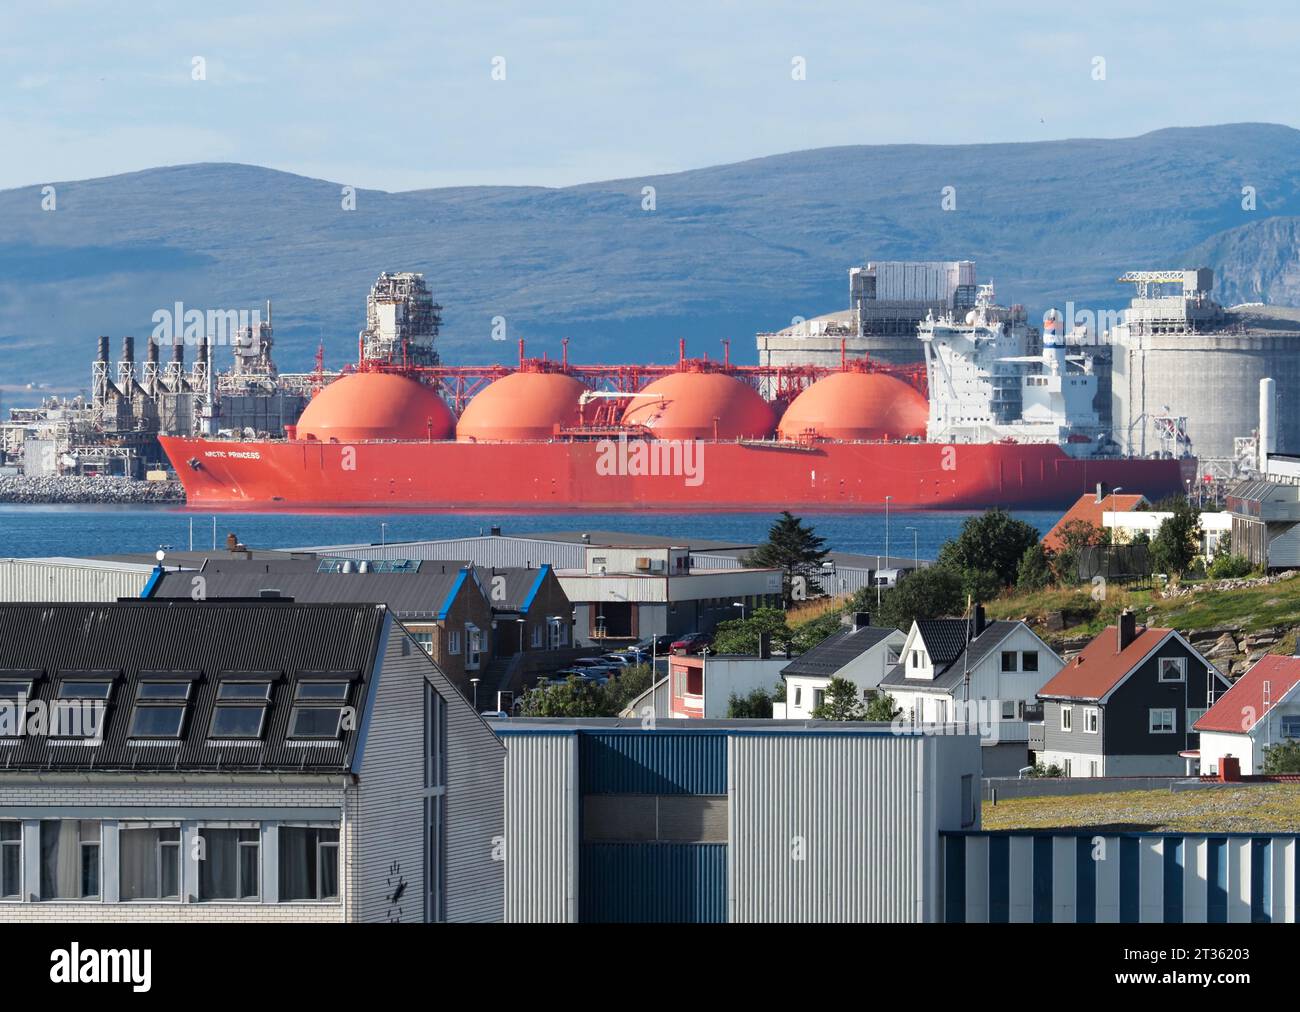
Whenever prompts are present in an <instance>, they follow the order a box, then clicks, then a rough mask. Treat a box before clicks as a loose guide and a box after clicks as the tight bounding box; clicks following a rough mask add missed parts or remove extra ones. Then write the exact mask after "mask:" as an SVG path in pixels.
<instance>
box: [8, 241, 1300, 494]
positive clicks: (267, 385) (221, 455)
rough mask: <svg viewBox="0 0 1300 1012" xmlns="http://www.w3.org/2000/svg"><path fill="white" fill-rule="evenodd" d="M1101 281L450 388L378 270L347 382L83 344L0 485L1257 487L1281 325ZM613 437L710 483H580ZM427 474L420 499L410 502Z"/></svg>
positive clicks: (934, 282)
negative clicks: (43, 480) (298, 461)
mask: <svg viewBox="0 0 1300 1012" xmlns="http://www.w3.org/2000/svg"><path fill="white" fill-rule="evenodd" d="M1118 281H1119V282H1121V283H1127V284H1133V285H1135V286H1136V289H1137V290H1136V294H1135V297H1134V298H1133V299H1132V302H1131V304H1130V306H1129V307H1128V308H1127V309H1126V310H1123V311H1119V312H1114V313H1106V312H1102V311H1097V312H1093V313H1083V314H1081V313H1080V312H1079V311H1078V310H1076V309H1075V308H1074V307H1073V306H1071V305H1069V304H1067V307H1066V313H1065V314H1064V315H1063V314H1062V313H1061V312H1060V311H1058V310H1056V309H1053V310H1051V311H1049V312H1048V313H1046V314H1045V316H1044V319H1043V321H1042V324H1041V326H1035V325H1032V324H1031V322H1030V318H1029V313H1028V311H1027V310H1026V308H1025V307H1024V306H1023V305H1020V304H1013V305H1010V306H1003V305H1000V304H999V303H998V302H997V299H996V295H995V292H994V288H993V285H992V284H991V283H980V281H979V279H978V277H977V274H976V264H975V262H974V261H971V260H956V261H942V262H868V263H866V264H865V265H864V266H861V267H854V268H852V269H851V270H850V271H849V308H848V309H846V310H841V311H836V312H832V313H828V314H826V315H823V316H819V317H815V318H813V319H810V320H800V321H796V322H795V323H794V324H793V325H792V326H790V327H788V328H786V329H784V330H781V331H778V332H774V333H766V332H765V333H760V334H758V335H757V340H756V343H757V349H758V356H759V364H758V365H756V366H751V365H739V364H736V363H733V362H732V361H731V358H730V352H729V350H728V352H727V354H725V355H724V357H723V359H722V360H721V361H717V360H710V359H709V358H708V357H707V356H706V357H703V358H688V357H687V354H686V347H685V342H679V344H678V357H677V361H676V362H675V363H672V364H668V365H652V364H619V365H596V364H577V363H572V362H570V361H569V356H568V342H567V341H565V342H564V354H563V355H562V356H561V357H560V358H559V359H551V358H549V357H547V356H543V357H541V358H528V357H527V356H526V355H525V348H524V344H523V342H522V341H521V342H519V355H518V361H517V362H516V363H513V364H509V365H507V364H496V365H490V366H457V365H448V364H445V363H444V362H443V361H442V359H441V357H440V355H439V352H438V349H437V338H438V335H439V330H440V327H441V321H442V316H441V314H442V306H441V305H439V304H438V303H437V302H435V301H434V298H433V294H432V292H431V290H430V288H429V286H428V284H427V283H426V281H425V279H424V277H423V275H421V274H417V273H384V274H381V275H380V276H379V278H378V279H377V281H376V282H375V284H374V286H373V287H372V289H371V291H370V293H369V296H368V298H367V301H366V312H365V326H364V328H363V329H362V330H361V331H360V332H359V334H358V342H357V361H356V363H355V364H351V365H348V366H346V367H345V368H344V369H342V370H340V371H338V372H328V373H327V372H326V371H325V369H324V358H323V348H322V350H321V351H318V353H317V360H316V363H315V368H314V369H313V370H312V371H310V372H300V373H287V372H282V371H280V370H279V368H278V367H277V365H276V363H275V360H274V357H273V354H272V352H273V348H274V327H273V322H272V306H271V303H270V302H269V301H268V302H267V303H266V306H265V315H264V317H263V315H262V314H261V313H260V312H254V313H252V314H251V317H250V316H249V314H247V313H241V314H240V315H239V321H240V324H239V325H238V326H235V327H231V328H225V329H224V330H223V329H222V328H216V329H215V330H214V328H213V327H212V326H210V325H209V326H206V327H205V326H203V325H202V323H201V322H200V324H199V325H196V326H194V327H190V326H189V325H188V322H187V327H186V329H185V330H184V333H183V334H182V333H175V334H165V333H161V332H160V331H161V330H162V328H160V330H159V331H155V333H154V334H153V335H152V336H151V337H150V338H149V339H148V341H147V342H146V345H145V349H146V350H145V356H144V360H143V361H142V362H137V360H136V348H135V344H136V342H135V339H134V338H133V337H129V336H128V337H124V338H123V339H122V340H121V343H120V355H119V357H118V359H117V360H116V361H113V358H112V347H111V345H112V342H111V340H110V339H109V338H108V337H100V338H99V342H98V349H97V354H96V357H95V360H94V362H93V365H92V374H91V394H90V397H89V398H84V397H83V398H76V399H71V400H58V399H51V400H48V401H47V402H46V403H44V404H43V405H42V406H41V407H39V408H24V409H13V410H12V411H11V412H10V418H9V420H8V421H6V422H4V423H3V430H2V432H3V442H2V443H0V449H2V450H3V453H4V461H3V462H2V463H3V466H4V467H5V470H6V473H9V474H14V473H22V474H25V475H29V476H38V475H57V474H76V475H91V474H117V475H124V476H127V477H135V478H141V477H150V478H154V479H161V478H165V477H169V476H170V475H171V474H172V473H174V474H175V476H176V477H177V478H179V479H180V481H181V482H182V483H183V484H184V486H185V490H186V493H187V495H188V496H189V498H190V500H191V501H192V502H197V503H203V502H208V503H212V502H225V501H227V500H230V501H234V502H242V503H253V502H264V503H267V504H284V505H291V504H296V505H359V504H366V503H378V502H385V503H401V504H403V505H416V506H425V507H449V508H454V507H466V506H497V507H508V506H523V507H527V506H533V505H541V504H544V503H545V504H551V505H556V506H559V505H565V504H569V505H573V504H582V505H587V506H591V505H594V504H603V505H608V506H610V507H611V508H619V507H620V506H623V507H628V508H631V507H637V506H640V507H650V508H652V507H654V506H657V505H663V506H680V507H686V508H693V507H700V508H718V507H728V506H731V507H735V506H739V505H743V504H748V505H752V506H755V507H758V506H762V505H764V504H766V502H767V499H766V498H765V495H766V493H765V492H764V491H763V490H764V489H767V488H770V489H771V490H772V496H771V497H768V498H771V499H772V503H774V504H776V503H779V504H786V503H792V504H799V505H802V506H804V507H805V508H825V507H835V506H843V507H850V508H872V507H873V506H877V505H879V503H880V502H882V501H883V499H884V497H886V496H887V497H889V498H890V499H893V500H894V502H895V504H896V505H898V506H904V505H911V506H913V507H917V508H925V507H931V508H975V507H979V506H983V505H989V504H993V503H1001V504H1007V505H1020V506H1030V505H1043V506H1050V505H1057V504H1058V500H1060V501H1068V500H1069V499H1071V498H1072V497H1073V496H1074V495H1076V494H1078V493H1079V492H1080V491H1083V490H1087V489H1089V488H1091V487H1092V486H1093V485H1094V484H1095V482H1096V481H1098V480H1100V481H1103V482H1106V483H1108V484H1122V483H1125V482H1129V483H1131V484H1132V485H1138V486H1143V487H1144V488H1146V489H1148V491H1150V492H1152V493H1160V492H1169V491H1178V490H1185V489H1186V487H1187V485H1188V483H1189V482H1192V481H1197V482H1206V481H1216V482H1219V483H1224V482H1228V481H1232V480H1235V479H1236V478H1240V477H1243V476H1249V475H1252V474H1254V473H1256V472H1257V471H1258V464H1259V454H1260V446H1261V442H1260V437H1259V428H1260V422H1259V414H1258V410H1257V405H1258V404H1259V398H1258V391H1259V386H1260V381H1261V380H1263V379H1271V380H1273V381H1274V389H1275V394H1274V396H1275V397H1276V399H1277V401H1279V402H1280V403H1282V404H1288V403H1289V402H1290V401H1291V400H1293V399H1295V397H1296V396H1297V394H1300V362H1298V361H1297V358H1296V355H1295V354H1294V349H1295V348H1296V347H1298V346H1297V345H1296V343H1295V342H1296V341H1297V340H1300V311H1295V310H1285V309H1277V308H1272V307H1266V306H1262V305H1250V306H1237V307H1231V308H1226V307H1223V306H1221V305H1219V304H1218V303H1217V302H1215V301H1214V299H1213V298H1212V296H1211V292H1212V290H1213V284H1214V274H1213V271H1211V270H1209V269H1208V268H1196V269H1190V270H1158V271H1131V272H1128V273H1125V274H1123V275H1121V276H1120V277H1119V278H1118ZM181 311H182V307H180V306H179V305H178V306H177V313H178V314H180V313H181ZM209 315H211V314H209ZM230 315H231V316H234V314H230ZM185 319H186V321H188V320H189V314H186V316H185ZM207 323H208V324H211V321H210V320H209V321H207ZM187 345H189V346H190V347H191V348H192V349H193V352H192V354H193V358H192V360H191V361H189V362H187V360H186V346H187ZM226 346H229V347H230V356H229V360H228V361H229V365H228V366H226V367H225V368H222V367H221V366H220V365H219V363H218V361H217V357H218V355H219V354H221V350H222V349H224V347H226ZM609 440H624V441H626V440H633V441H636V440H642V441H644V440H657V441H674V440H695V441H701V442H702V443H703V444H704V445H705V447H706V449H707V451H708V456H709V460H710V465H711V472H712V473H711V476H710V478H709V479H708V480H703V479H702V480H701V481H700V482H699V487H690V486H684V485H682V484H680V483H679V484H678V485H677V486H674V487H672V488H669V487H668V486H667V485H666V484H665V483H664V482H662V481H659V482H654V483H652V484H653V485H654V487H653V488H651V487H650V486H648V485H646V483H645V482H636V481H631V482H630V483H629V482H624V483H623V485H622V486H621V487H618V488H615V487H614V485H615V484H617V483H609V482H605V483H602V484H600V485H596V486H592V487H586V486H585V485H583V482H584V481H585V480H586V479H585V478H582V477H581V476H582V475H585V474H587V473H588V472H590V473H591V474H596V473H598V472H599V470H600V469H599V468H598V467H597V466H596V465H595V464H594V463H592V464H591V466H590V467H588V466H587V465H588V464H589V463H591V462H589V461H587V459H586V458H587V457H588V456H593V455H597V454H599V453H600V452H602V447H601V442H602V441H609ZM1270 440H1271V442H1272V448H1273V449H1274V450H1275V451H1281V452H1287V451H1289V450H1294V449H1296V448H1300V422H1297V421H1296V420H1295V419H1294V418H1292V417H1291V416H1290V414H1289V413H1287V414H1285V415H1283V416H1281V417H1280V418H1279V420H1278V422H1277V424H1276V426H1275V427H1274V429H1273V431H1272V432H1271V433H1270ZM358 442H361V443H368V444H376V445H374V446H372V447H371V449H370V451H368V455H367V458H366V461H365V464H366V465H367V466H368V467H369V468H374V470H373V471H369V470H366V471H365V474H366V475H367V476H366V477H361V476H353V475H349V476H348V478H349V479H350V480H352V481H353V484H352V485H351V486H349V485H348V483H347V482H344V483H343V485H342V486H340V485H339V483H338V482H337V481H336V480H335V478H334V477H333V476H329V477H327V478H323V479H322V481H321V482H320V483H317V482H316V481H315V480H314V479H312V480H306V484H305V485H304V486H302V487H294V485H293V484H292V483H288V484H286V482H285V481H284V479H283V475H282V474H281V473H280V472H279V471H277V467H278V465H277V464H275V463H274V462H275V461H276V460H278V456H279V455H281V454H283V453H284V452H297V451H293V450H292V449H291V448H292V447H294V446H298V445H300V444H307V445H314V446H316V447H318V448H319V453H318V458H319V459H320V460H321V461H324V460H325V458H324V457H323V456H320V455H319V454H321V453H334V452H337V448H338V447H341V446H343V445H345V444H352V443H358ZM379 443H382V444H383V445H382V446H380V445H378V444H379ZM417 444H418V445H417ZM467 444H474V445H475V446H476V447H477V448H478V449H476V450H470V449H468V446H467ZM456 447H459V449H456ZM944 447H948V448H955V447H961V448H965V452H966V456H965V458H964V460H965V463H966V465H967V466H965V467H963V468H961V469H960V470H954V469H953V468H951V467H945V466H944V464H943V462H942V461H940V460H939V458H938V456H937V454H938V451H940V450H941V449H943V448H944ZM515 454H522V456H519V457H518V459H516V457H515ZM431 455H432V456H431ZM625 456H626V455H625ZM444 457H445V458H446V459H444ZM435 458H436V459H435ZM322 466H325V465H324V464H322ZM363 470H364V469H363ZM525 470H527V473H528V474H529V475H530V476H531V477H530V478H529V479H528V481H527V482H524V483H521V482H520V480H519V477H520V475H521V474H523V473H525ZM945 472H947V473H945ZM434 474H436V475H440V476H441V477H440V479H439V488H438V489H437V490H434V489H432V488H425V487H424V484H425V481H426V480H427V476H428V475H434ZM889 474H892V475H894V478H893V479H892V480H891V481H890V482H885V479H884V475H889ZM421 476H426V477H425V478H422V477H421ZM448 476H457V477H458V478H462V479H463V480H464V482H465V487H464V488H460V487H459V482H458V481H457V480H455V479H454V478H450V477H448ZM575 476H577V477H575ZM623 477H625V478H628V479H635V478H637V477H638V476H637V475H635V474H633V475H625V476H623ZM654 477H656V478H662V477H665V476H663V475H655V476H654ZM304 480H305V479H304ZM882 483H884V484H889V487H888V488H884V485H883V484H882ZM507 485H509V486H510V487H509V488H507V487H506V486H507ZM498 486H499V487H498ZM525 486H527V487H525ZM737 496H739V497H740V498H736V497H737ZM755 496H757V498H755Z"/></svg>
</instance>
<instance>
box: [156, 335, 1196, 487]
mask: <svg viewBox="0 0 1300 1012" xmlns="http://www.w3.org/2000/svg"><path fill="white" fill-rule="evenodd" d="M929 350H930V349H929V348H928V347H927V354H928V353H929ZM1043 358H1044V360H1049V359H1050V361H1047V364H1046V365H1045V366H1043V367H1042V368H1041V369H1029V370H1028V371H1027V373H1026V379H1030V378H1032V380H1033V382H1032V383H1028V384H1027V385H1026V386H1025V388H1024V391H1023V398H1022V404H1021V408H1022V410H1023V417H1022V420H1021V421H1018V422H1017V423H1016V424H1015V425H1011V426H1005V425H1004V426H1002V428H1001V430H999V429H998V428H997V427H996V426H997V425H998V423H996V420H994V421H993V422H991V423H990V424H989V425H982V426H981V427H980V429H979V432H978V434H976V436H975V437H974V438H972V433H971V431H970V430H969V429H963V428H961V427H960V426H953V425H951V424H950V421H949V418H948V416H947V415H946V414H945V412H951V411H954V410H959V411H961V412H965V414H962V415H959V416H958V417H959V418H966V417H967V416H968V415H969V412H970V408H969V406H967V405H965V401H963V400H961V399H960V398H959V400H958V402H957V404H958V407H956V408H954V407H953V403H954V402H953V401H952V400H951V399H950V398H945V397H943V396H942V395H941V393H937V391H936V387H941V386H942V385H943V384H949V383H950V382H951V379H950V377H949V376H945V375H944V373H943V372H942V371H941V370H938V369H937V368H936V367H935V365H934V364H933V363H932V364H931V368H930V369H929V370H928V374H929V379H930V401H929V402H928V403H927V399H926V397H925V396H923V395H922V394H921V393H920V392H919V391H918V390H917V389H916V387H915V386H913V385H910V384H909V383H907V382H905V381H904V380H903V379H900V378H899V377H898V376H895V375H891V374H889V373H887V372H884V371H873V370H872V369H871V368H870V367H864V366H863V365H862V364H861V363H858V364H857V365H850V366H846V367H845V368H844V369H842V370H840V371H833V372H829V373H827V372H826V370H821V371H820V372H821V373H823V374H824V375H822V376H821V378H818V379H815V381H813V382H811V383H809V384H808V385H806V387H805V388H804V389H803V390H802V392H799V393H798V394H797V396H793V397H792V399H788V406H785V407H784V410H783V411H782V410H781V408H782V406H783V399H782V398H777V399H776V400H774V401H773V402H771V403H769V402H768V401H767V400H765V399H764V398H763V397H762V396H760V394H759V393H758V392H757V391H756V389H755V387H754V386H752V385H751V384H750V383H749V382H746V380H745V379H744V378H741V376H742V375H743V371H742V370H737V369H731V368H726V367H723V366H720V365H718V364H713V363H703V362H686V361H683V362H681V363H679V366H678V370H677V371H675V372H672V373H670V374H668V375H665V376H662V377H661V378H659V379H657V380H655V381H654V382H652V383H650V384H648V385H647V386H644V387H643V388H641V389H639V390H635V391H632V392H620V391H604V392H600V391H596V390H593V388H592V386H590V385H588V383H584V382H582V381H581V380H580V379H578V378H576V376H575V375H574V374H572V373H573V372H575V371H576V370H567V369H565V368H561V367H560V366H559V364H558V363H532V364H525V365H524V367H523V368H522V369H520V370H519V371H517V372H510V373H508V374H506V375H503V376H501V377H500V378H498V379H496V380H495V381H494V382H492V383H490V384H488V385H487V386H486V387H485V388H484V389H482V390H481V391H480V392H479V393H478V394H477V395H476V396H474V397H473V398H472V399H471V400H469V402H468V404H467V405H466V406H465V409H464V411H463V412H462V413H461V415H460V417H459V419H458V418H457V417H456V416H455V414H454V412H453V411H452V409H451V408H450V407H449V406H448V404H447V402H446V401H445V400H444V399H443V398H442V397H441V396H439V394H438V393H437V392H436V390H435V388H434V387H433V386H432V385H430V384H428V383H425V382H421V381H420V380H419V379H417V378H415V377H416V376H417V375H419V371H418V370H406V371H405V372H403V371H400V370H393V369H391V368H384V369H370V368H367V367H366V366H364V365H363V366H362V369H361V371H357V372H354V373H350V374H348V375H345V376H343V377H342V378H340V379H338V380H335V381H334V382H333V383H330V384H329V385H327V386H325V387H324V388H323V389H321V390H320V392H319V393H318V394H317V395H316V396H315V397H314V398H313V399H312V401H311V402H310V403H309V404H308V406H307V408H306V410H305V411H304V412H303V414H302V417H301V418H300V419H299V421H298V424H297V425H296V426H292V427H290V428H289V430H288V438H286V439H256V440H249V439H237V438H211V437H209V438H203V437H199V438H182V437H175V436H164V437H161V442H162V445H163V448H164V450H165V451H166V453H167V456H168V457H169V458H170V460H171V462H172V465H173V466H174V467H175V469H176V472H177V474H178V475H179V476H180V479H181V481H182V482H183V483H184V485H185V491H186V495H187V497H188V501H189V503H190V504H191V505H194V506H203V507H225V508H249V507H252V508H268V507H270V508H277V507H278V508H286V509H315V508H330V507H335V508H337V507H361V508H376V509H402V508H413V509H447V510H457V509H475V510H485V509H489V510H509V509H520V510H532V509H589V510H601V511H606V510H675V511H682V510H762V511H765V512H770V511H772V510H778V509H787V508H789V509H799V510H877V509H883V508H884V507H885V501H886V499H888V500H889V505H890V507H891V508H894V509H979V508H984V507H988V506H1005V507H1009V508H1019V509H1030V508H1054V507H1063V506H1065V505H1068V504H1069V503H1071V502H1073V501H1074V500H1075V499H1077V498H1078V496H1079V495H1080V494H1081V493H1083V492H1086V491H1090V490H1092V489H1094V488H1095V487H1096V486H1097V484H1098V483H1103V484H1105V485H1109V486H1112V487H1113V486H1123V487H1124V488H1126V489H1128V490H1131V491H1139V490H1140V491H1142V492H1143V493H1145V494H1146V495H1147V496H1148V498H1151V499H1153V500H1154V499H1157V498H1159V497H1161V496H1164V495H1166V494H1172V493H1176V492H1179V491H1182V490H1183V479H1184V475H1183V463H1184V462H1180V461H1179V460H1177V459H1173V458H1164V459H1155V458H1152V459H1139V458H1131V457H1130V458H1125V457H1120V456H1116V455H1112V454H1109V453H1105V452H1098V451H1099V449H1103V450H1104V449H1105V447H1106V444H1105V442H1104V441H1103V440H1099V439H1098V438H1097V437H1096V435H1095V434H1094V433H1091V432H1090V431H1089V430H1088V429H1087V427H1086V426H1085V427H1084V428H1083V429H1077V428H1074V427H1068V426H1066V427H1063V426H1061V425H1060V424H1057V423H1059V422H1060V419H1059V418H1056V417H1054V416H1052V415H1051V413H1050V412H1049V411H1047V410H1046V409H1044V410H1042V411H1040V410H1038V408H1040V407H1043V405H1045V404H1048V400H1050V397H1051V396H1052V395H1053V391H1055V394H1056V396H1058V398H1059V396H1060V395H1061V386H1062V383H1063V382H1064V384H1065V386H1066V392H1067V394H1070V393H1073V391H1072V390H1071V384H1070V380H1071V379H1075V380H1076V382H1077V381H1078V380H1080V379H1082V378H1083V377H1082V375H1075V374H1073V373H1070V372H1069V371H1068V370H1067V368H1066V366H1065V357H1064V356H1061V357H1060V361H1059V362H1058V361H1057V358H1056V357H1055V356H1049V349H1045V350H1044V352H1043ZM1058 366H1059V367H1060V368H1059V372H1053V369H1054V368H1056V367H1058ZM427 371H428V370H426V372H427ZM426 378H427V377H426ZM807 378H809V379H812V378H813V376H812V374H809V376H808V377H807ZM1086 378H1087V379H1088V380H1091V381H1092V382H1093V383H1095V378H1094V377H1092V376H1090V375H1089V376H1087V377H1086ZM1085 386H1088V385H1087V384H1085ZM963 389H965V388H964V387H963ZM1000 396H1001V398H1002V399H1003V400H1004V399H1005V390H1001V391H1000ZM1079 396H1087V395H1086V391H1084V392H1082V393H1080V394H1079ZM1036 398H1037V399H1036ZM1045 399H1047V400H1045ZM1048 406H1049V407H1050V404H1048ZM1058 414H1059V412H1058ZM1094 417H1095V416H1094ZM1044 426H1046V428H1047V429H1049V430H1050V438H1049V437H1047V436H1045V435H1044V433H1043V428H1044ZM936 430H938V431H939V432H940V433H942V434H940V435H937V436H936ZM990 430H991V431H992V433H993V434H994V435H996V434H997V433H998V432H999V431H1004V432H1007V433H1009V434H1006V435H1002V436H1000V437H999V438H993V439H989V438H988V434H989V431H990ZM1018 437H1019V438H1018Z"/></svg>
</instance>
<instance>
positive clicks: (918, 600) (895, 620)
mask: <svg viewBox="0 0 1300 1012" xmlns="http://www.w3.org/2000/svg"><path fill="white" fill-rule="evenodd" d="M965 606H966V597H965V595H964V594H963V592H962V578H961V575H960V574H958V573H955V572H953V571H952V570H951V569H947V568H945V567H943V566H926V567H925V568H923V569H918V570H916V572H914V573H908V574H907V575H906V576H904V577H903V578H902V579H900V580H899V581H898V583H897V584H896V585H895V586H893V587H890V588H889V590H887V591H885V593H884V596H883V597H882V598H881V601H880V608H879V609H878V610H879V612H880V624H881V625H885V626H893V627H894V628H895V629H902V630H903V631H905V632H906V631H907V630H908V629H910V628H911V627H912V622H913V621H914V620H923V619H928V618H939V617H940V616H942V615H953V614H958V615H959V614H961V613H962V612H963V611H964V610H965ZM873 621H874V620H873Z"/></svg>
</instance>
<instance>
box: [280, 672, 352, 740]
mask: <svg viewBox="0 0 1300 1012" xmlns="http://www.w3.org/2000/svg"><path fill="white" fill-rule="evenodd" d="M351 687H352V686H351V682H350V680H347V679H343V678H338V677H335V678H332V679H328V680H301V681H299V682H298V684H297V686H296V687H295V689H294V694H293V701H294V702H293V710H292V711H291V712H290V714H289V737H290V738H322V739H332V738H337V737H338V736H339V731H340V729H341V727H342V724H343V711H344V709H346V707H347V703H348V691H349V690H350V689H351Z"/></svg>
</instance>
